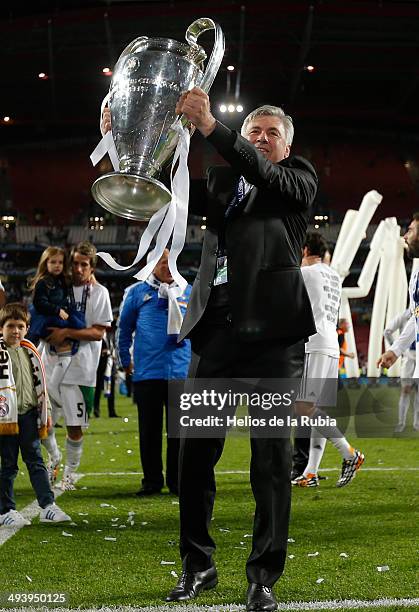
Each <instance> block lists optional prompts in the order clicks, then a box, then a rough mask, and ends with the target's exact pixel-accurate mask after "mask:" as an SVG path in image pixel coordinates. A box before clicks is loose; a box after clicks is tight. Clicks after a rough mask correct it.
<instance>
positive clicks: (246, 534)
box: [243, 533, 289, 541]
mask: <svg viewBox="0 0 419 612" xmlns="http://www.w3.org/2000/svg"><path fill="white" fill-rule="evenodd" d="M243 537H244V538H251V537H252V534H251V533H245V534H244V536H243ZM288 541H289V540H288Z"/></svg>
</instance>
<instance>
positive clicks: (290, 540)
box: [287, 538, 295, 544]
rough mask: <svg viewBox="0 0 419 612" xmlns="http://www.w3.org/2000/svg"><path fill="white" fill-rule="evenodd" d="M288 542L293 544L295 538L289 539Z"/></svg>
mask: <svg viewBox="0 0 419 612" xmlns="http://www.w3.org/2000/svg"><path fill="white" fill-rule="evenodd" d="M287 542H290V543H291V544H292V543H293V542H295V540H294V538H288V540H287Z"/></svg>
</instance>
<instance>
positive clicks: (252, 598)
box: [246, 582, 278, 612]
mask: <svg viewBox="0 0 419 612" xmlns="http://www.w3.org/2000/svg"><path fill="white" fill-rule="evenodd" d="M277 609H278V603H277V601H276V599H275V595H274V594H273V591H272V589H271V587H268V586H265V585H264V584H257V583H256V582H251V583H250V584H249V588H248V590H247V604H246V610H247V612H257V611H261V610H265V611H267V612H269V611H273V610H277Z"/></svg>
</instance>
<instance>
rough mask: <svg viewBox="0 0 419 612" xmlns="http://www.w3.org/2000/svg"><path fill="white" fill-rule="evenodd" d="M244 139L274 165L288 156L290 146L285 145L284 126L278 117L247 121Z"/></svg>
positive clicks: (267, 116)
mask: <svg viewBox="0 0 419 612" xmlns="http://www.w3.org/2000/svg"><path fill="white" fill-rule="evenodd" d="M245 138H246V139H247V140H249V141H250V142H251V143H252V144H254V145H255V147H256V148H257V149H258V151H260V152H261V153H262V155H264V156H265V157H266V159H269V160H270V161H271V162H273V163H274V164H275V163H277V162H280V161H281V160H283V159H285V158H286V157H288V155H289V154H290V145H287V144H286V140H285V130H284V126H283V124H282V121H281V119H280V118H279V117H274V116H270V115H262V116H260V117H256V118H255V119H253V120H252V121H249V123H248V124H247V127H246V132H245Z"/></svg>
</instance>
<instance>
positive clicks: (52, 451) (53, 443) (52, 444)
mask: <svg viewBox="0 0 419 612" xmlns="http://www.w3.org/2000/svg"><path fill="white" fill-rule="evenodd" d="M41 442H42V444H43V445H44V446H45V448H46V449H47V451H48V455H49V456H50V457H51V459H52V460H53V461H58V460H59V458H60V456H61V455H60V450H59V448H58V444H57V440H56V438H55V432H54V429H53V428H52V427H51V429H50V430H49V432H48V437H47V438H44V439H43V440H41Z"/></svg>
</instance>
